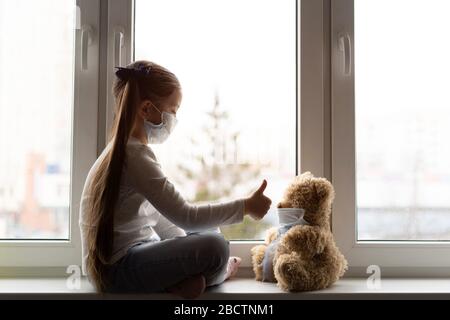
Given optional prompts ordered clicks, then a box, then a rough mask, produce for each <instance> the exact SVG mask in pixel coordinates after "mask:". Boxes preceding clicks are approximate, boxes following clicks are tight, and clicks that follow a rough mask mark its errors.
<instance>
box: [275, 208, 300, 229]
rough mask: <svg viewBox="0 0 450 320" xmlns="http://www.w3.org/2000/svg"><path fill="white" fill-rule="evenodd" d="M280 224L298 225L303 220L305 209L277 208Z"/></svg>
mask: <svg viewBox="0 0 450 320" xmlns="http://www.w3.org/2000/svg"><path fill="white" fill-rule="evenodd" d="M277 213H278V222H279V223H280V225H281V226H284V225H287V224H291V223H296V222H298V221H299V220H300V219H303V216H304V215H305V209H302V208H277Z"/></svg>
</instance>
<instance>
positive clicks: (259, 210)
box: [244, 179, 272, 220]
mask: <svg viewBox="0 0 450 320" xmlns="http://www.w3.org/2000/svg"><path fill="white" fill-rule="evenodd" d="M266 186H267V181H266V179H264V181H263V182H262V184H261V186H260V187H259V188H258V190H256V191H255V192H254V193H253V194H252V195H251V196H250V197H248V198H246V199H245V202H244V207H245V208H244V214H248V215H250V216H251V217H252V218H253V219H255V220H260V219H262V218H263V217H264V216H265V215H266V213H267V211H268V210H269V208H270V205H271V204H272V200H270V199H269V198H268V197H266V196H265V195H264V194H263V192H264V190H265V189H266Z"/></svg>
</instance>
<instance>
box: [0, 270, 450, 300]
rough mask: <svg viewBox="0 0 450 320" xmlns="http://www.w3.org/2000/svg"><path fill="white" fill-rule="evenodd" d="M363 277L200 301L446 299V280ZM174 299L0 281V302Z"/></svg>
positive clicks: (215, 294)
mask: <svg viewBox="0 0 450 320" xmlns="http://www.w3.org/2000/svg"><path fill="white" fill-rule="evenodd" d="M366 281H367V280H366V278H344V279H341V280H340V281H338V282H337V283H335V284H334V285H333V286H332V287H330V288H328V289H324V290H319V291H312V292H302V293H287V292H284V291H282V290H281V289H279V288H278V287H277V286H276V285H275V284H272V283H262V282H258V281H255V280H254V279H252V278H250V277H248V276H247V277H239V278H235V279H232V280H228V281H226V282H225V283H223V284H222V285H220V286H217V287H213V288H210V289H208V290H207V292H205V293H204V294H203V295H202V296H201V297H200V299H205V300H215V299H224V300H227V299H236V298H238V299H258V300H265V299H268V300H270V299H283V300H308V299H392V298H399V299H450V279H449V278H433V279H426V278H401V279H400V278H389V279H383V280H382V282H381V288H380V289H370V288H368V286H367V282H366ZM30 298H32V299H34V298H37V299H174V298H175V297H174V296H172V295H168V294H106V295H99V294H97V293H96V292H95V291H94V289H93V287H92V285H91V284H90V283H89V282H88V281H87V279H86V278H83V279H82V282H81V289H79V290H71V289H68V288H67V287H66V278H43V277H40V278H35V277H33V278H24V277H22V278H0V299H30Z"/></svg>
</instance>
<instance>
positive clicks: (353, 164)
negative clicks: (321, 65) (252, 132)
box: [331, 0, 450, 274]
mask: <svg viewBox="0 0 450 320" xmlns="http://www.w3.org/2000/svg"><path fill="white" fill-rule="evenodd" d="M331 6H332V21H333V24H332V39H331V40H332V41H331V46H332V87H333V90H332V93H331V95H332V108H333V118H332V123H333V129H332V139H333V152H332V164H333V169H332V171H333V183H334V185H335V188H336V192H337V197H336V201H335V205H334V213H333V216H334V219H333V230H334V233H335V235H336V238H337V240H338V243H339V246H340V247H341V248H342V249H343V251H344V253H345V254H346V255H347V257H348V259H349V262H350V265H351V266H352V267H355V268H357V267H367V266H368V265H370V264H378V265H380V266H383V267H387V268H391V269H395V267H399V266H408V267H414V268H416V269H415V271H414V274H417V272H424V273H425V274H430V271H423V270H430V268H431V267H443V266H446V265H448V262H449V261H448V260H449V259H448V256H449V255H448V253H449V252H448V247H449V246H448V242H446V240H449V239H450V216H449V213H450V201H449V197H448V194H449V192H450V179H449V176H450V175H449V167H448V162H449V160H450V147H449V146H448V143H447V142H446V141H445V137H448V136H449V133H450V132H449V129H448V125H447V122H448V117H449V115H450V114H449V111H448V110H449V103H450V100H449V98H448V96H447V95H446V88H445V86H446V85H447V81H446V78H445V76H444V75H445V74H446V72H448V71H450V64H449V63H448V59H447V56H448V55H449V53H450V52H449V51H450V46H449V45H448V44H447V43H446V42H445V41H442V40H441V39H443V38H445V37H446V35H447V34H448V32H449V31H450V23H448V19H446V18H445V16H444V14H445V12H447V11H448V9H449V8H450V6H449V4H448V2H447V1H439V0H433V1H427V2H426V3H425V2H424V1H406V0H394V1H392V0H390V1H379V0H377V1H350V0H342V1H336V2H333V1H332V4H331ZM418 270H421V271H418Z"/></svg>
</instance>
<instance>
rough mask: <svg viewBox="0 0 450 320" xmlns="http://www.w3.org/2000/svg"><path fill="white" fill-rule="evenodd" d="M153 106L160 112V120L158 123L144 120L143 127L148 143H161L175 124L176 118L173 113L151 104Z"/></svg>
mask: <svg viewBox="0 0 450 320" xmlns="http://www.w3.org/2000/svg"><path fill="white" fill-rule="evenodd" d="M152 105H153V104H152ZM153 107H154V108H155V109H156V110H158V111H159V113H160V114H161V118H162V122H161V123H160V124H154V123H152V122H150V121H147V120H144V127H145V131H146V133H147V139H148V143H152V144H158V143H163V142H164V141H166V140H167V138H168V137H169V135H170V134H171V133H172V131H173V129H174V128H175V125H176V124H177V118H176V116H175V115H174V114H173V113H170V112H166V111H163V112H161V111H160V110H159V109H158V108H157V107H156V106H155V105H153Z"/></svg>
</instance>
